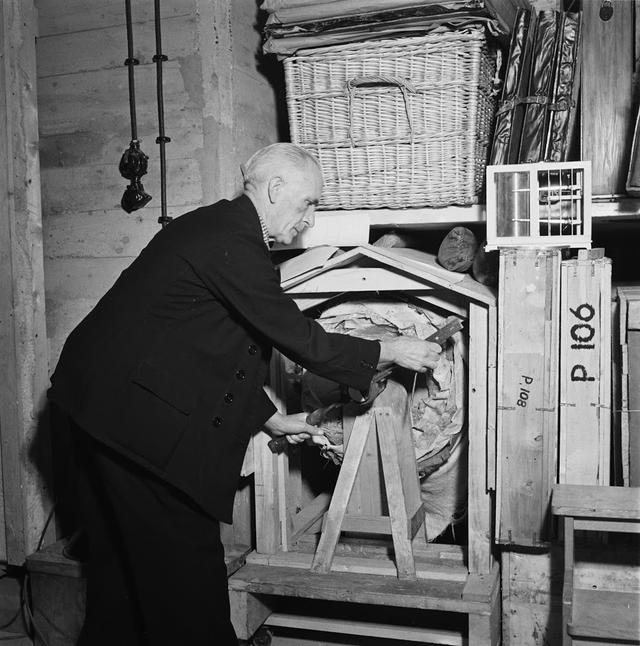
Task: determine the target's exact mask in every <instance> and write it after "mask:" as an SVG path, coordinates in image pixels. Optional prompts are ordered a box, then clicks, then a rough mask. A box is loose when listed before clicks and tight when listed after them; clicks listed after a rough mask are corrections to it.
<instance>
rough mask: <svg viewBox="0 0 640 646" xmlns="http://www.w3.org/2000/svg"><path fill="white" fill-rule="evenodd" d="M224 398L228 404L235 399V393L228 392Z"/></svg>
mask: <svg viewBox="0 0 640 646" xmlns="http://www.w3.org/2000/svg"><path fill="white" fill-rule="evenodd" d="M224 400H225V402H227V404H230V403H231V402H232V401H233V393H226V394H225V396H224Z"/></svg>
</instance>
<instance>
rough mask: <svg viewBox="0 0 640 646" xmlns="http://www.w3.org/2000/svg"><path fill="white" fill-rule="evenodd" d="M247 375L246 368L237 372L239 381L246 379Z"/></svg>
mask: <svg viewBox="0 0 640 646" xmlns="http://www.w3.org/2000/svg"><path fill="white" fill-rule="evenodd" d="M246 376H247V375H246V374H245V372H244V370H238V372H236V379H237V380H238V381H244V380H245V377H246Z"/></svg>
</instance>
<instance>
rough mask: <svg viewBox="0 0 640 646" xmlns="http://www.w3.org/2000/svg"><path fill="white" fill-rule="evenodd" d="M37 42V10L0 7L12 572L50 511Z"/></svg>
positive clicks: (2, 374) (1, 245)
mask: <svg viewBox="0 0 640 646" xmlns="http://www.w3.org/2000/svg"><path fill="white" fill-rule="evenodd" d="M36 34H37V14H36V12H35V8H34V6H33V3H20V2H3V3H1V4H0V59H2V65H0V95H1V96H2V97H3V100H2V102H0V213H1V214H2V216H1V217H0V384H1V387H0V429H1V434H0V444H1V446H0V454H1V456H2V466H1V469H0V478H1V480H0V483H1V484H0V505H1V507H0V559H2V560H3V561H5V562H6V561H8V563H9V564H10V565H22V563H23V562H24V558H25V556H26V555H27V554H29V553H31V552H32V551H34V550H35V549H36V546H37V545H38V542H39V540H40V538H41V535H42V539H43V540H45V539H48V538H49V536H46V537H45V536H44V535H43V533H44V531H45V526H46V519H47V517H48V514H49V510H50V507H51V500H50V499H49V497H48V493H47V486H46V485H47V484H50V483H49V482H47V483H45V481H44V479H45V477H48V476H49V475H50V447H49V437H48V430H47V425H46V416H45V411H44V410H43V404H44V401H45V392H46V389H47V387H48V378H47V370H48V356H47V351H48V349H47V334H46V325H45V295H44V275H43V251H42V245H43V242H42V210H41V203H40V168H39V163H38V111H37V97H36V61H35V39H36ZM51 529H53V523H51V524H50V527H49V530H51Z"/></svg>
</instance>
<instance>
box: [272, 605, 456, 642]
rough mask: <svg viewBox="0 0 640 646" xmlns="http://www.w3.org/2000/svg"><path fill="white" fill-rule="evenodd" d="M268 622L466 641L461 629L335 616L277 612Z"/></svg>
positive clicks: (347, 632)
mask: <svg viewBox="0 0 640 646" xmlns="http://www.w3.org/2000/svg"><path fill="white" fill-rule="evenodd" d="M265 624H266V625H267V626H281V627H286V628H297V629H299V630H311V631H316V632H321V633H339V634H341V635H361V636H364V637H372V638H376V639H388V640H395V641H397V640H402V641H403V642H419V643H420V644H447V645H448V646H464V645H465V644H467V640H466V638H464V637H463V635H462V632H461V631H459V630H458V631H455V630H438V629H435V628H418V627H414V626H398V625H397V624H381V623H378V622H374V621H371V622H370V621H366V622H365V621H353V620H349V621H345V620H341V619H336V618H335V617H330V618H329V617H304V616H300V615H292V614H286V613H280V612H274V613H273V614H272V615H270V616H269V618H268V619H267V620H266V622H265Z"/></svg>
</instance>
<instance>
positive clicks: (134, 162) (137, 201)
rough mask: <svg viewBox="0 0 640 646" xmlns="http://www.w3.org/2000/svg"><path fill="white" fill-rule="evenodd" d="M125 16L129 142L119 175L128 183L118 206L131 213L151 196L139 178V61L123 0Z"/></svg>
mask: <svg viewBox="0 0 640 646" xmlns="http://www.w3.org/2000/svg"><path fill="white" fill-rule="evenodd" d="M124 6H125V15H126V19H127V60H125V62H124V64H125V65H126V66H127V68H128V70H129V113H130V117H131V142H130V143H129V148H128V149H127V150H125V151H124V153H123V155H122V157H121V159H120V165H119V170H120V175H122V177H124V178H125V179H128V180H129V181H130V183H129V186H127V188H126V189H125V192H124V195H123V196H122V199H121V200H120V206H122V208H123V209H124V210H125V211H126V212H127V213H131V212H133V211H136V210H137V209H141V208H142V207H143V206H145V205H146V204H148V203H149V201H150V200H151V195H149V194H148V193H146V192H145V190H144V186H143V185H142V182H141V181H140V178H141V177H142V176H143V175H144V174H145V173H146V172H147V162H148V160H149V158H148V157H147V155H145V154H144V153H143V152H142V150H141V149H140V140H139V139H138V123H137V120H136V90H135V82H134V74H133V68H134V66H136V65H138V63H139V62H140V61H138V59H137V58H135V57H134V55H133V27H132V24H131V0H125V3H124Z"/></svg>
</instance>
